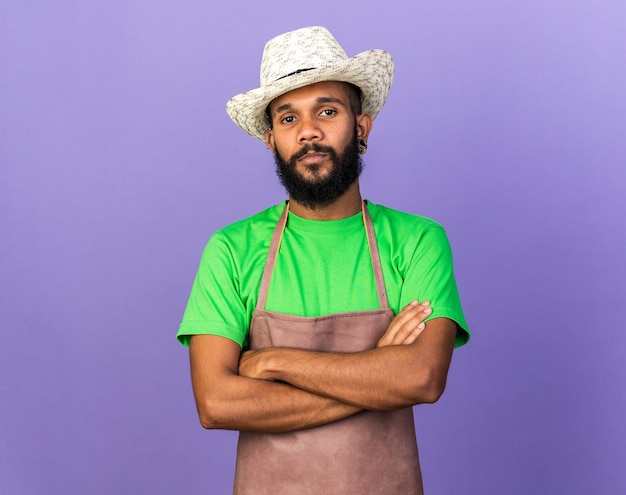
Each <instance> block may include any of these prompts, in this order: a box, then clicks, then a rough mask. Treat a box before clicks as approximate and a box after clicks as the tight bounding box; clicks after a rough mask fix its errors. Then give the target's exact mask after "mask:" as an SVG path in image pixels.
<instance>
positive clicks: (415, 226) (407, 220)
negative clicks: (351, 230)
mask: <svg viewBox="0 0 626 495" xmlns="http://www.w3.org/2000/svg"><path fill="white" fill-rule="evenodd" d="M367 208H368V211H369V212H370V215H371V216H372V222H373V223H374V227H375V229H376V230H377V231H380V232H381V233H382V234H385V235H393V236H394V237H400V238H402V237H404V236H409V237H410V238H414V239H419V238H421V237H422V236H424V235H428V236H433V235H434V236H438V235H439V236H441V235H443V236H444V237H445V231H444V228H443V227H442V226H441V225H440V224H439V223H438V222H436V221H435V220H433V219H432V218H428V217H423V216H420V215H415V214H413V213H406V212H404V211H399V210H394V209H392V208H388V207H386V206H383V205H377V204H375V203H372V202H370V201H368V202H367Z"/></svg>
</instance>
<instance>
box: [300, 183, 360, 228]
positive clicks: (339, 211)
mask: <svg viewBox="0 0 626 495" xmlns="http://www.w3.org/2000/svg"><path fill="white" fill-rule="evenodd" d="M362 201H363V200H362V199H361V192H360V190H359V181H358V180H355V181H354V183H353V184H352V185H351V186H350V188H349V189H348V190H347V191H346V192H345V193H343V194H342V195H341V196H340V197H339V198H337V199H336V200H335V201H333V202H332V203H330V204H329V205H326V206H321V207H319V208H315V209H311V208H307V207H306V206H304V205H302V204H300V203H298V202H297V201H295V200H294V199H292V198H289V211H291V212H292V213H293V214H294V215H298V216H299V217H301V218H306V219H307V220H341V219H342V218H348V217H351V216H352V215H356V214H357V213H358V212H360V211H361V203H362Z"/></svg>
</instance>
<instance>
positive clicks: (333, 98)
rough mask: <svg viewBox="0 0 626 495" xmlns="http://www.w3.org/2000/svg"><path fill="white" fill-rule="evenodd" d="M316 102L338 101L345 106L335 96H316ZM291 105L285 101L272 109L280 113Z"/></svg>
mask: <svg viewBox="0 0 626 495" xmlns="http://www.w3.org/2000/svg"><path fill="white" fill-rule="evenodd" d="M315 102H316V103H338V104H339V105H341V106H343V107H345V106H346V104H345V103H344V102H343V101H342V100H340V99H339V98H335V97H333V96H320V97H319V98H317V99H316V100H315ZM291 108H292V107H291V103H285V104H284V105H281V106H279V107H276V109H275V110H274V113H275V114H276V113H280V112H284V111H286V110H290V109H291Z"/></svg>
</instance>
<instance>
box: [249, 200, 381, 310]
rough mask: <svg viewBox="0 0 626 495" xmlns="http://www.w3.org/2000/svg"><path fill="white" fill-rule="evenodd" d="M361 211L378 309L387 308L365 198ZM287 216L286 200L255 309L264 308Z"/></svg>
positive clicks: (372, 225)
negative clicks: (372, 270)
mask: <svg viewBox="0 0 626 495" xmlns="http://www.w3.org/2000/svg"><path fill="white" fill-rule="evenodd" d="M361 213H362V215H363V224H364V225H365V233H366V237H367V244H368V246H369V251H370V257H371V259H372V268H373V269H374V281H375V283H376V293H377V294H378V303H379V304H380V309H387V308H389V302H388V301H387V290H386V289H385V279H384V278H383V270H382V267H381V264H380V255H379V254H378V244H377V243H376V234H375V233H374V224H373V223H372V217H371V216H370V213H369V211H368V210H367V206H366V202H365V200H363V202H362V203H361ZM288 216H289V202H288V201H287V204H286V206H285V209H284V210H283V212H282V214H281V215H280V218H279V219H278V222H277V223H276V227H275V228H274V233H273V234H272V241H271V243H270V249H269V251H268V253H267V259H266V261H265V268H264V270H263V277H262V278H261V287H260V288H259V298H258V300H257V303H256V307H257V309H265V303H266V301H267V294H268V292H269V287H270V280H271V279H272V272H273V271H274V265H275V264H276V257H277V256H278V249H279V248H280V242H281V240H282V238H283V233H284V232H285V226H286V225H287V218H288Z"/></svg>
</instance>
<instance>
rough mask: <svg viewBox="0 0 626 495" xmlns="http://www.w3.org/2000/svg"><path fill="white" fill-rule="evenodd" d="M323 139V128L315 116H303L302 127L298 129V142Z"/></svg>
mask: <svg viewBox="0 0 626 495" xmlns="http://www.w3.org/2000/svg"><path fill="white" fill-rule="evenodd" d="M320 139H322V130H321V129H320V127H319V125H317V121H316V120H315V119H313V118H310V117H309V118H302V119H301V120H300V129H299V130H298V142H299V143H301V144H304V143H306V142H312V141H319V140H320Z"/></svg>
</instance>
